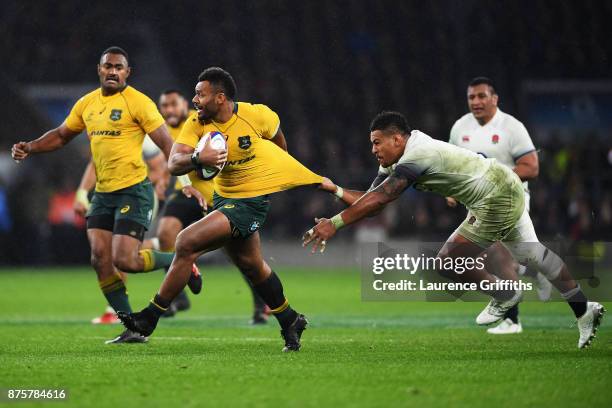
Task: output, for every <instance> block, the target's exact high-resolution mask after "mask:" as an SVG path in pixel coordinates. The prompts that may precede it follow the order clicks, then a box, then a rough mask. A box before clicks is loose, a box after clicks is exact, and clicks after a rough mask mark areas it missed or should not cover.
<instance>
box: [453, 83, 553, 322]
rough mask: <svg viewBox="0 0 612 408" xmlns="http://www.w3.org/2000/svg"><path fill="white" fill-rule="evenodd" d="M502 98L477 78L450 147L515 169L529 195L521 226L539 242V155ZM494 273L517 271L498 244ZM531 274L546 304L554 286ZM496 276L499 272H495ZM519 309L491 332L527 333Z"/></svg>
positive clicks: (494, 251)
mask: <svg viewBox="0 0 612 408" xmlns="http://www.w3.org/2000/svg"><path fill="white" fill-rule="evenodd" d="M498 101H499V96H498V95H497V92H496V91H495V87H494V85H493V81H491V79H489V78H486V77H477V78H474V79H473V80H472V81H471V82H470V83H469V85H468V89H467V102H468V108H469V109H470V112H469V113H466V114H465V115H463V116H462V117H461V118H460V119H459V120H457V121H456V122H455V124H454V125H453V127H452V129H451V132H450V139H449V143H451V144H454V145H456V146H460V147H463V148H466V149H468V150H471V151H473V152H475V153H480V154H482V155H483V156H485V157H489V158H494V159H497V161H498V162H500V163H501V164H503V165H504V166H506V167H508V168H510V169H512V170H513V171H514V172H515V173H516V174H517V175H518V176H519V178H520V179H521V181H522V182H523V190H524V191H525V210H524V214H523V216H522V217H521V220H520V223H521V224H523V225H522V227H523V230H525V231H528V232H529V233H528V239H529V242H538V237H537V235H536V233H535V230H534V228H533V223H532V222H531V218H530V217H529V186H528V181H529V180H533V179H535V178H536V177H537V176H538V173H539V161H538V154H537V152H536V149H535V147H534V145H533V142H532V140H531V137H529V133H528V132H527V129H526V128H525V126H524V125H523V124H522V123H521V122H520V121H519V120H517V119H516V118H514V117H513V116H512V115H509V114H507V113H505V112H502V111H501V109H499V107H498V106H497V104H498ZM447 203H448V204H449V206H452V207H454V206H455V205H456V201H455V200H454V199H453V198H451V197H448V198H447ZM489 252H490V253H489V254H488V255H489V259H495V260H496V262H491V266H492V269H493V268H500V269H501V270H499V274H500V275H502V276H505V275H507V271H504V270H503V269H504V268H514V262H513V260H512V257H511V255H510V253H509V252H508V251H507V250H506V249H505V248H504V247H503V246H502V245H501V244H496V245H493V246H492V247H491V250H490V251H489ZM526 270H527V268H526V267H525V266H524V265H520V266H519V274H524V273H525V271H526ZM529 271H530V272H529V273H531V274H532V276H533V277H534V278H536V279H537V287H538V296H539V297H540V299H541V300H543V301H545V300H548V299H549V298H550V293H551V290H552V285H551V284H550V282H549V281H548V279H546V277H545V276H544V275H543V274H541V273H540V272H538V271H537V270H536V269H535V268H531V269H529ZM492 272H498V271H493V270H492ZM518 313H519V312H518V305H516V306H515V307H513V308H512V309H510V310H508V313H507V314H506V316H504V319H503V320H502V321H501V323H500V324H499V325H498V326H496V327H493V328H490V329H488V330H487V332H488V333H491V334H515V333H521V332H522V331H523V328H522V325H521V322H520V320H519V318H518Z"/></svg>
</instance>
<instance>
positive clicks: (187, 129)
mask: <svg viewBox="0 0 612 408" xmlns="http://www.w3.org/2000/svg"><path fill="white" fill-rule="evenodd" d="M197 115H198V114H197V113H194V114H192V115H191V116H189V117H188V118H187V120H186V121H185V124H184V125H183V128H182V129H181V133H180V134H179V135H178V137H177V138H176V140H175V143H181V144H184V145H187V146H191V147H193V148H194V149H195V147H196V146H197V145H198V141H199V140H200V136H201V135H202V125H200V122H199V121H198V117H197Z"/></svg>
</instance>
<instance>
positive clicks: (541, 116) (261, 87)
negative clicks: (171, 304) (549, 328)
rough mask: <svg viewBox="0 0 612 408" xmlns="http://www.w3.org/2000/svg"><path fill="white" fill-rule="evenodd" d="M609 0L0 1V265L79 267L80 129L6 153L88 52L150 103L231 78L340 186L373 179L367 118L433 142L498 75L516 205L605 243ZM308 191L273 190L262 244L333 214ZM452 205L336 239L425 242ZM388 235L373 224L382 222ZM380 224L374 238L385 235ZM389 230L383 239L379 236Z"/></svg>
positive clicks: (551, 228) (62, 107)
mask: <svg viewBox="0 0 612 408" xmlns="http://www.w3.org/2000/svg"><path fill="white" fill-rule="evenodd" d="M610 21H612V2H609V1H597V0H584V1H564V2H557V1H544V0H538V1H529V2H528V1H511V2H494V3H491V4H487V5H486V6H483V4H482V2H479V1H472V0H464V1H430V2H420V1H419V2H417V1H401V2H395V1H387V0H385V1H371V2H366V1H312V2H309V1H306V2H288V1H252V2H243V1H235V0H229V1H219V2H212V1H197V2H196V1H179V2H172V3H168V4H166V5H159V4H157V3H151V4H149V5H147V6H146V7H137V5H136V4H135V3H132V2H130V1H127V2H122V3H114V4H113V2H111V3H107V2H76V1H64V2H51V1H43V2H33V1H16V0H6V1H3V2H2V6H1V11H0V35H1V38H2V42H3V45H2V47H0V55H1V56H2V61H3V63H2V64H1V65H0V84H1V86H2V88H3V89H4V92H2V93H1V94H0V98H1V106H2V108H3V115H2V116H3V120H2V121H1V122H0V142H1V145H2V146H3V147H1V148H0V264H5V265H20V264H68V263H77V264H86V263H87V262H88V258H89V254H88V244H87V241H86V237H85V229H84V222H83V220H81V219H78V218H75V216H74V213H73V212H72V200H73V198H74V191H75V190H76V187H77V185H78V182H79V179H80V176H81V174H82V171H83V170H84V168H85V165H86V163H87V161H88V158H89V156H88V155H89V147H88V141H87V138H86V137H85V136H84V135H83V136H80V137H79V138H77V139H76V140H75V141H74V142H73V143H72V144H71V145H69V147H68V148H65V149H63V150H62V151H59V152H56V153H53V154H48V155H42V156H37V157H35V158H34V159H33V160H28V161H26V162H24V163H23V164H21V165H16V164H15V163H14V162H13V161H12V160H11V158H10V146H11V145H12V144H13V143H14V142H16V141H19V140H30V139H33V138H35V137H38V136H39V135H40V134H42V133H43V132H44V131H45V130H47V129H49V128H51V127H55V126H56V125H58V124H59V123H61V122H62V121H63V119H64V118H65V116H66V114H67V113H68V111H69V109H70V107H71V106H72V104H73V103H74V102H75V101H76V99H77V98H78V97H80V96H82V95H83V94H84V93H85V92H86V91H88V90H91V89H93V88H95V87H97V86H98V83H97V76H96V71H95V64H96V63H97V61H98V58H99V56H100V53H101V51H102V50H103V49H105V48H107V47H108V46H110V45H119V46H121V47H123V48H125V49H126V50H127V51H128V53H129V54H130V63H131V65H132V67H133V71H132V76H131V78H130V80H129V83H130V84H131V85H133V86H135V87H136V88H137V89H140V90H142V91H144V92H145V93H147V94H148V95H149V96H150V97H151V98H153V99H154V100H156V99H157V96H158V95H159V92H160V91H162V90H163V89H165V88H179V89H181V90H182V91H183V92H184V93H185V94H186V95H187V96H189V97H191V95H192V92H193V91H192V89H193V87H194V85H195V79H196V77H197V75H198V73H199V72H201V71H202V70H203V68H205V67H207V66H211V65H218V66H222V67H224V68H225V69H227V70H228V71H229V72H231V73H232V74H233V75H234V77H235V78H236V81H237V84H238V91H239V100H244V101H253V102H260V103H265V104H267V105H269V106H270V107H272V108H273V109H274V110H276V111H277V112H278V113H279V114H280V117H281V122H282V126H283V129H284V130H285V134H286V135H287V138H288V143H289V150H290V152H291V153H292V154H293V155H294V156H296V157H297V158H298V159H299V160H300V161H302V162H303V163H305V164H306V165H307V166H309V167H310V168H311V169H313V170H314V171H316V172H318V173H320V174H323V175H326V176H329V177H330V178H332V179H333V180H335V181H337V182H338V183H340V184H342V185H346V186H353V187H355V188H366V187H367V186H368V185H369V183H370V181H371V179H372V178H373V176H374V175H375V172H376V163H375V161H374V160H373V158H372V156H371V154H370V146H369V141H368V125H369V121H370V119H371V118H372V117H373V115H374V114H376V113H377V112H378V111H380V110H382V109H395V110H400V111H402V112H404V113H405V114H406V115H407V116H408V118H409V121H410V123H411V125H412V126H413V127H414V128H417V129H420V130H423V131H425V132H426V133H428V134H430V135H432V136H434V137H436V138H438V139H443V140H446V139H448V135H449V130H450V127H451V125H452V123H453V122H454V121H455V120H456V119H457V118H458V117H460V116H461V115H462V114H464V113H465V112H467V105H466V97H465V94H466V85H467V82H468V81H469V79H471V78H472V77H474V76H479V75H485V76H489V77H491V78H492V79H493V80H494V81H495V82H496V84H497V89H498V93H499V95H500V102H501V103H500V106H501V109H502V110H504V111H506V112H508V113H511V114H513V115H515V116H516V117H517V118H519V119H520V120H521V121H523V122H524V123H525V124H526V126H527V128H528V130H529V131H530V134H531V137H532V139H533V140H534V143H535V144H536V146H537V147H538V148H539V149H540V153H539V156H540V161H541V164H540V166H541V167H540V168H541V170H540V176H539V178H538V180H537V181H536V182H533V183H531V189H532V201H531V213H532V218H533V220H534V223H535V226H536V231H538V233H539V235H541V237H542V238H547V239H557V238H560V237H561V238H569V239H572V240H587V241H600V240H601V241H610V237H611V235H612V132H611V131H612V115H611V114H610V112H612V60H611V58H612V41H611V40H610V39H611V38H612V27H611V26H610V24H609V22H610ZM330 203H331V200H330V199H329V197H326V196H324V195H323V194H318V193H315V192H313V191H312V190H301V191H299V192H289V193H282V194H278V195H277V196H276V198H275V199H274V201H273V207H272V212H271V213H270V215H269V218H268V223H267V225H266V228H264V230H263V237H264V239H265V241H266V244H267V245H270V244H272V245H274V244H278V245H281V244H283V243H287V242H289V243H291V245H293V246H294V247H295V248H299V245H298V243H299V240H298V239H299V236H300V234H301V233H302V232H303V230H304V229H305V228H307V227H309V226H310V225H311V223H312V217H313V216H319V215H323V216H326V215H330V214H333V211H334V210H335V209H333V208H332V207H333V205H334V204H330ZM463 216H464V212H463V210H462V209H449V208H447V207H446V206H445V203H444V200H443V199H442V198H440V197H435V196H430V195H427V194H423V193H416V192H414V191H412V192H411V193H409V194H405V195H404V197H403V198H402V199H401V201H399V202H398V203H397V204H396V205H394V206H393V207H392V208H391V209H389V210H388V211H387V212H386V213H385V214H384V215H382V216H380V217H378V218H376V219H373V220H371V221H368V223H364V224H363V225H361V226H360V227H358V228H352V229H351V232H350V233H348V234H343V235H344V236H343V237H342V239H344V240H345V244H347V245H349V244H350V243H352V242H353V241H354V240H362V241H368V240H373V241H377V240H382V239H386V238H398V239H419V240H432V241H435V240H440V239H443V238H444V237H445V236H447V235H448V234H449V232H450V231H452V230H453V229H454V228H455V227H456V225H458V224H459V222H460V221H461V219H462V218H463ZM387 227H389V229H388V231H387ZM387 234H388V235H387ZM389 236H390V237H389Z"/></svg>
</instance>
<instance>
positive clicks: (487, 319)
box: [476, 290, 523, 326]
mask: <svg viewBox="0 0 612 408" xmlns="http://www.w3.org/2000/svg"><path fill="white" fill-rule="evenodd" d="M522 299H523V291H522V290H517V291H516V293H515V294H514V296H512V297H511V298H510V299H508V300H504V301H499V300H496V299H491V300H490V301H489V304H488V305H487V307H485V308H484V310H483V311H482V312H480V314H479V315H478V317H476V323H477V324H479V325H481V326H486V325H489V324H493V323H495V322H497V321H499V320H501V319H502V318H503V317H504V315H505V314H506V312H507V311H508V310H509V309H510V308H511V307H512V306H514V305H516V304H518V303H519V302H520V301H521V300H522Z"/></svg>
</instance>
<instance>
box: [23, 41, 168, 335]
mask: <svg viewBox="0 0 612 408" xmlns="http://www.w3.org/2000/svg"><path fill="white" fill-rule="evenodd" d="M129 75H130V66H129V63H128V55H127V53H126V52H125V51H124V50H123V49H121V48H119V47H111V48H108V49H107V50H105V51H104V52H103V53H102V55H101V57H100V61H99V64H98V77H99V80H100V88H98V89H96V90H94V91H92V92H90V93H88V94H87V95H85V96H83V97H82V98H81V99H79V100H78V101H77V102H76V104H75V105H74V107H73V108H72V110H71V112H70V114H69V115H68V117H67V118H66V120H65V121H64V123H62V124H61V125H60V126H59V127H57V128H55V129H52V130H50V131H48V132H46V133H45V134H44V135H42V136H41V137H39V138H38V139H36V140H32V141H30V142H24V141H22V142H18V143H16V144H14V145H13V148H12V156H13V158H14V159H15V160H16V161H21V160H25V159H26V158H27V157H28V156H29V155H31V154H37V153H45V152H51V151H54V150H57V149H60V148H62V147H63V146H64V145H66V144H67V143H69V142H70V141H71V140H72V139H74V138H75V137H76V136H78V135H79V134H80V133H81V132H82V131H83V130H86V131H87V135H88V137H89V139H90V144H91V151H92V157H93V162H94V166H95V170H96V176H97V182H96V191H95V193H94V196H93V199H92V203H91V207H90V209H89V211H88V213H87V237H88V239H89V244H90V247H91V263H92V266H93V267H94V269H95V270H96V273H97V276H98V282H99V285H100V288H101V290H102V292H103V293H104V296H105V297H106V299H107V301H108V303H109V304H110V305H111V306H112V307H113V309H115V310H117V311H127V312H129V311H131V308H130V304H129V300H128V295H127V291H126V288H125V284H124V282H123V280H122V279H121V275H120V274H119V272H118V271H117V270H122V271H125V272H147V271H152V270H155V269H159V268H163V267H165V266H167V265H169V264H170V263H171V262H172V258H173V257H174V254H173V253H171V252H161V251H156V250H151V249H148V250H141V248H140V245H141V243H142V240H143V237H144V233H145V231H146V229H147V228H149V225H150V222H151V216H152V214H153V194H154V193H153V186H152V184H151V182H150V181H149V179H148V178H147V169H146V165H145V164H144V161H143V159H142V143H143V140H144V137H145V134H148V135H149V136H150V137H151V139H152V140H153V141H154V142H155V144H156V145H157V146H158V147H159V148H160V149H161V150H162V152H163V153H164V155H166V157H168V156H169V153H170V149H171V147H172V138H171V137H170V135H169V133H168V129H167V128H166V125H165V123H164V118H163V117H162V116H161V115H160V114H159V111H158V110H157V107H156V106H155V103H153V101H151V99H149V98H148V97H147V96H146V95H144V94H143V93H141V92H139V91H137V90H136V89H134V88H132V87H131V86H128V85H127V78H128V77H129ZM146 341H147V339H146V338H145V337H144V336H141V335H139V334H138V333H135V332H132V331H130V330H125V331H124V332H123V333H122V334H121V335H119V336H117V337H116V338H115V339H112V340H109V342H107V343H134V342H136V343H144V342H146Z"/></svg>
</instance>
